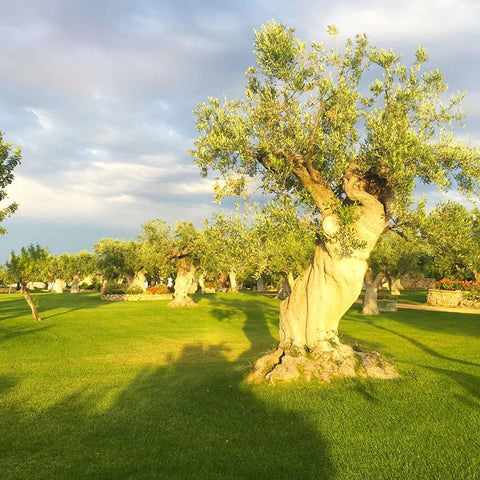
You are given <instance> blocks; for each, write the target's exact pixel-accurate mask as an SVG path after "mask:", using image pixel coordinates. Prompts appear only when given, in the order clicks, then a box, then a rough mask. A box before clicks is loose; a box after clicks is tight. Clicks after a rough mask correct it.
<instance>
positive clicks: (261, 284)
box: [257, 275, 265, 292]
mask: <svg viewBox="0 0 480 480" xmlns="http://www.w3.org/2000/svg"><path fill="white" fill-rule="evenodd" d="M264 291H265V282H264V281H263V276H262V275H260V276H259V277H258V279H257V292H264Z"/></svg>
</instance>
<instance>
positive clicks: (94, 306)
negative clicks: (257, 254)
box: [0, 292, 480, 479]
mask: <svg viewBox="0 0 480 480" xmlns="http://www.w3.org/2000/svg"><path fill="white" fill-rule="evenodd" d="M402 293H403V292H402ZM37 300H38V302H39V307H40V312H41V315H42V318H43V319H44V321H43V322H42V323H36V322H34V321H33V319H32V318H31V317H30V315H29V311H28V307H27V305H26V304H25V302H24V300H23V299H22V298H21V296H19V295H16V294H12V295H7V294H4V295H0V431H1V432H2V437H1V439H0V478H2V479H26V478H32V479H56V478H58V479H60V478H61V479H109V478H112V479H113V478H116V479H124V478H125V479H126V478H132V479H152V478H160V479H164V478H166V479H170V478H175V479H177V478H178V479H180V478H182V479H183V478H191V479H213V478H228V479H230V478H233V479H235V478H245V479H251V478H259V479H269V478H272V479H281V478H289V479H292V478H302V479H305V478H316V479H317V478H328V479H384V478H385V479H390V478H392V479H396V478H398V479H404V478H411V479H424V478H435V479H450V478H451V479H475V478H478V471H480V460H479V458H480V445H479V441H478V438H479V435H478V432H479V431H480V428H479V427H480V413H479V412H480V368H479V367H480V319H479V316H478V315H467V314H451V313H438V312H422V311H407V310H402V311H398V312H393V313H388V314H387V313H386V314H382V315H379V316H376V317H363V316H361V315H360V314H359V309H360V306H359V305H356V306H355V307H354V308H353V309H352V310H350V312H349V313H348V314H347V315H346V316H345V318H344V319H343V320H342V322H341V334H342V338H343V340H344V341H349V342H351V343H358V344H359V345H362V346H363V347H365V348H370V349H375V350H378V351H380V352H382V353H384V354H386V355H387V356H389V357H390V358H392V359H393V360H394V362H395V364H396V365H397V366H398V368H399V369H400V371H401V374H402V377H401V378H400V379H399V380H395V381H376V380H366V379H354V380H338V381H334V382H332V383H331V384H330V385H325V384H320V383H312V384H304V383H303V384H299V383H296V384H290V385H281V386H275V387H269V386H251V385H248V384H246V383H245V381H244V378H245V376H246V373H247V372H248V369H249V366H250V364H251V362H253V361H254V359H255V358H256V357H258V356H259V355H260V354H261V353H262V352H264V351H267V350H269V349H270V348H271V347H272V346H273V345H275V343H276V341H277V324H278V301H277V300H275V299H273V298H271V297H269V296H263V295H259V294H256V295H252V294H250V295H248V294H238V295H228V294H216V295H205V296H198V297H196V300H197V301H198V302H199V307H198V308H194V309H188V308H181V309H170V308H168V307H166V303H167V302H139V303H129V302H128V303H127V302H124V303H109V302H103V301H101V300H100V299H99V297H98V295H97V294H80V295H70V294H64V295H53V294H41V295H38V296H37Z"/></svg>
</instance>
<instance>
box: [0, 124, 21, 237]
mask: <svg viewBox="0 0 480 480" xmlns="http://www.w3.org/2000/svg"><path fill="white" fill-rule="evenodd" d="M21 159H22V156H21V148H20V147H17V148H15V149H13V148H12V145H11V143H10V142H5V141H4V139H3V133H2V132H0V202H2V201H3V200H5V199H6V198H7V192H6V190H5V189H6V187H7V185H10V184H11V183H12V182H13V170H14V168H15V167H17V166H18V165H19V164H20V161H21ZM17 208H18V205H17V204H16V203H11V204H10V205H7V206H6V207H2V208H0V223H1V222H2V221H3V220H4V219H5V218H6V217H8V216H10V215H12V213H14V212H15V211H16V210H17ZM5 233H7V231H6V230H5V228H3V227H1V226H0V235H3V234H5Z"/></svg>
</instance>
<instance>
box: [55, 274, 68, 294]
mask: <svg viewBox="0 0 480 480" xmlns="http://www.w3.org/2000/svg"><path fill="white" fill-rule="evenodd" d="M64 284H65V282H64V280H63V278H59V277H57V278H55V288H54V289H53V291H54V292H55V293H63V285H64Z"/></svg>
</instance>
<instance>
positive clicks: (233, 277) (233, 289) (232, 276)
mask: <svg viewBox="0 0 480 480" xmlns="http://www.w3.org/2000/svg"><path fill="white" fill-rule="evenodd" d="M228 280H229V281H230V288H229V289H228V291H229V292H230V293H237V292H238V286H237V272H236V271H235V269H233V268H232V269H231V270H230V272H229V273H228Z"/></svg>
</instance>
